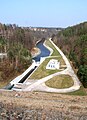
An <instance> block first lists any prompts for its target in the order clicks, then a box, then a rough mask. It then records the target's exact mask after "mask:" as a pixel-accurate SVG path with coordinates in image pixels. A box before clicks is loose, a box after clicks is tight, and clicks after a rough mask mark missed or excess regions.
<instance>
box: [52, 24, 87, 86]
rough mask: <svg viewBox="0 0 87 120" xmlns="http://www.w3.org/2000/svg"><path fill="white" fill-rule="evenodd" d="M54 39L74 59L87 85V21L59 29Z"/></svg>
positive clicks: (74, 64) (82, 80)
mask: <svg viewBox="0 0 87 120" xmlns="http://www.w3.org/2000/svg"><path fill="white" fill-rule="evenodd" d="M52 40H53V41H54V42H55V43H56V44H57V45H58V46H59V47H60V48H61V49H62V50H63V52H64V53H65V54H66V55H67V57H68V58H69V59H70V61H72V63H73V66H74V67H75V68H76V69H77V70H78V71H77V75H78V77H79V78H80V80H81V82H82V83H83V85H84V87H87V22H84V23H81V24H78V25H75V26H72V27H68V28H66V29H64V30H61V31H59V32H58V34H57V35H53V36H52Z"/></svg>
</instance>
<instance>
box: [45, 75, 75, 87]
mask: <svg viewBox="0 0 87 120" xmlns="http://www.w3.org/2000/svg"><path fill="white" fill-rule="evenodd" d="M73 84H74V82H73V80H72V78H71V77H70V76H69V75H60V76H55V77H53V78H52V79H50V80H48V81H47V82H46V85H47V86H49V87H52V88H58V89H62V88H68V87H71V86H72V85H73Z"/></svg>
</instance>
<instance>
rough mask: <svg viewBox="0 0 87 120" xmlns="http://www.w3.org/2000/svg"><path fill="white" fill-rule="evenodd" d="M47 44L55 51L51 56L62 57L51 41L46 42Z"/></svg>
mask: <svg viewBox="0 0 87 120" xmlns="http://www.w3.org/2000/svg"><path fill="white" fill-rule="evenodd" d="M45 44H46V45H47V46H49V47H50V48H52V49H53V53H52V55H51V56H61V55H60V53H59V52H58V50H57V49H56V48H55V47H54V46H53V44H52V43H51V42H50V41H49V40H46V41H45Z"/></svg>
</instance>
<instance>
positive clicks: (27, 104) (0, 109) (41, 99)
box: [0, 91, 87, 120]
mask: <svg viewBox="0 0 87 120" xmlns="http://www.w3.org/2000/svg"><path fill="white" fill-rule="evenodd" d="M86 101H87V97H82V96H81V97H79V96H68V95H62V94H54V93H40V92H15V91H10V92H8V91H7V92H6V91H3V92H1V91H0V120H8V119H10V120H14V119H15V120H49V119H51V120H58V119H59V120H80V119H81V120H87V102H86Z"/></svg>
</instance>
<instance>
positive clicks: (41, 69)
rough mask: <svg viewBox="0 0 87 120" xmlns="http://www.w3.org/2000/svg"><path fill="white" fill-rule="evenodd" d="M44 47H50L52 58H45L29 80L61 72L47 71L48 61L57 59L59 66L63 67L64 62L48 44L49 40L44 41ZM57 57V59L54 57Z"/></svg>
mask: <svg viewBox="0 0 87 120" xmlns="http://www.w3.org/2000/svg"><path fill="white" fill-rule="evenodd" d="M46 45H48V46H49V47H51V48H52V49H53V53H52V55H51V56H52V58H47V59H46V60H45V61H44V62H43V63H42V64H41V65H40V66H39V67H38V69H37V70H36V71H35V72H34V73H33V74H32V75H31V76H30V79H41V78H43V77H46V76H48V75H50V74H53V73H56V72H59V71H61V70H47V69H46V65H47V63H48V62H49V61H50V59H57V60H59V61H60V64H61V65H65V62H64V60H63V59H62V57H61V55H60V54H59V52H58V51H57V50H56V48H55V47H54V46H53V45H52V44H51V43H50V41H49V40H47V41H46ZM55 56H57V57H55Z"/></svg>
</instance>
